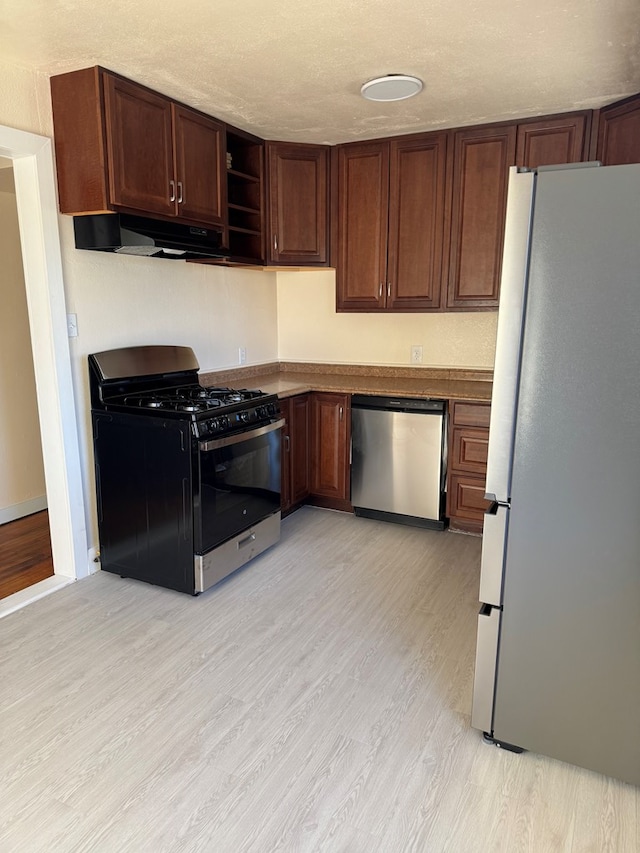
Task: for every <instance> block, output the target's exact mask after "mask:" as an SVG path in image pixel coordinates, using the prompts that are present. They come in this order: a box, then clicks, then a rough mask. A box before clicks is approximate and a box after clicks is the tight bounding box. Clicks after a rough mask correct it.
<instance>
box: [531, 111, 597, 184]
mask: <svg viewBox="0 0 640 853" xmlns="http://www.w3.org/2000/svg"><path fill="white" fill-rule="evenodd" d="M590 131H591V110H583V111H581V112H574V113H566V114H565V115H558V116H547V117H546V118H543V119H536V120H531V121H525V122H522V123H520V124H518V129H517V134H516V166H526V167H528V168H530V169H535V168H536V167H538V166H551V165H554V164H556V163H580V162H582V161H584V160H587V159H588V156H589V138H590Z"/></svg>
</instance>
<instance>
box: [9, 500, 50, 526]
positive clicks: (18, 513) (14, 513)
mask: <svg viewBox="0 0 640 853" xmlns="http://www.w3.org/2000/svg"><path fill="white" fill-rule="evenodd" d="M46 508H47V496H46V495H41V496H40V497H39V498H32V499H31V500H30V501H22V503H19V504H12V505H11V506H7V507H4V508H3V509H0V524H6V523H7V522H8V521H15V520H16V519H17V518H24V516H25V515H33V513H34V512H42V510H43V509H46Z"/></svg>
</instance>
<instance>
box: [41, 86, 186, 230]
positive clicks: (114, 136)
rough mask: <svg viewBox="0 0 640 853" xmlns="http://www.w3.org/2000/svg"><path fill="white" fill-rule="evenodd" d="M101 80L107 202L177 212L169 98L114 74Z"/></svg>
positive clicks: (134, 208) (168, 212)
mask: <svg viewBox="0 0 640 853" xmlns="http://www.w3.org/2000/svg"><path fill="white" fill-rule="evenodd" d="M102 81H103V87H104V129H105V138H106V143H107V172H108V176H109V201H110V203H111V205H113V206H114V207H124V208H130V209H133V210H140V211H145V212H148V213H162V214H165V215H167V216H175V215H176V199H177V192H176V183H177V182H176V180H175V175H174V166H173V139H172V136H173V129H172V113H171V101H169V100H168V99H167V98H164V97H162V96H161V95H157V94H156V93H155V92H150V91H148V90H147V89H144V88H142V87H141V86H138V85H137V84H136V83H131V82H130V81H128V80H123V79H122V78H120V77H115V76H114V75H112V74H102ZM54 120H55V114H54ZM58 134H59V129H58V127H56V135H58Z"/></svg>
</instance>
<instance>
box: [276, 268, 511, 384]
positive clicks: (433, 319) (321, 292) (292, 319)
mask: <svg viewBox="0 0 640 853" xmlns="http://www.w3.org/2000/svg"><path fill="white" fill-rule="evenodd" d="M277 276H278V357H279V358H280V359H281V360H283V361H316V362H322V363H332V362H333V363H337V364H342V363H345V362H346V363H351V364H385V365H405V366H408V365H409V364H410V354H411V346H412V345H414V344H419V345H420V346H422V348H423V358H422V364H423V365H424V366H429V367H479V368H493V361H494V357H495V341H496V328H497V320H498V312H497V311H477V312H473V313H471V312H470V313H453V312H452V313H443V314H396V313H388V314H386V313H380V314H373V313H364V314H355V313H354V314H346V313H340V314H338V313H336V310H335V298H336V296H335V271H334V270H317V271H316V270H313V271H310V272H279V273H277Z"/></svg>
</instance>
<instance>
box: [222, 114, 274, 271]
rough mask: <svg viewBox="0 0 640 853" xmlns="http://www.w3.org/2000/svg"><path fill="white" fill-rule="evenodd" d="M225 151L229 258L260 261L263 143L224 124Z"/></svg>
mask: <svg viewBox="0 0 640 853" xmlns="http://www.w3.org/2000/svg"><path fill="white" fill-rule="evenodd" d="M226 153H227V170H226V171H227V199H228V211H229V229H228V233H229V249H230V251H231V259H232V260H236V261H240V262H246V263H249V264H263V263H264V262H265V259H266V252H265V214H264V211H265V199H264V192H265V187H264V142H263V140H261V139H259V138H258V137H257V136H253V135H252V134H250V133H246V132H245V131H243V130H238V129H237V128H232V127H229V126H227V152H226Z"/></svg>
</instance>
